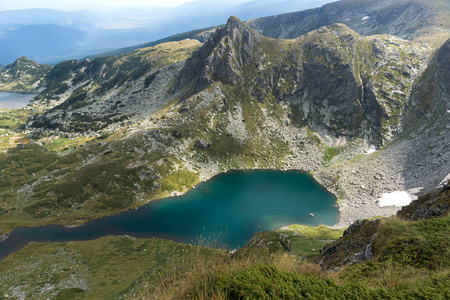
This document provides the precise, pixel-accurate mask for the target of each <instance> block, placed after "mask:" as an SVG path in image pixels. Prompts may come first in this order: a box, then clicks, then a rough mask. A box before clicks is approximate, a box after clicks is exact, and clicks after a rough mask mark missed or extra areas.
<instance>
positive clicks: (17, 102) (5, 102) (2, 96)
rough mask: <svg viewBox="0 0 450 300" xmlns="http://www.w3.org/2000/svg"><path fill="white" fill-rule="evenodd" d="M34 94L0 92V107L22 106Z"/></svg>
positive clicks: (25, 104)
mask: <svg viewBox="0 0 450 300" xmlns="http://www.w3.org/2000/svg"><path fill="white" fill-rule="evenodd" d="M35 96H36V94H20V93H0V108H22V107H25V106H27V104H28V103H30V100H31V99H33V98H34V97H35Z"/></svg>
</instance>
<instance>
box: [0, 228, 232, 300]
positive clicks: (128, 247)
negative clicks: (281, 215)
mask: <svg viewBox="0 0 450 300" xmlns="http://www.w3.org/2000/svg"><path fill="white" fill-rule="evenodd" d="M225 257H227V254H226V253H225V252H224V251H221V250H212V249H209V248H201V247H196V246H191V245H185V244H178V243H175V242H171V241H166V240H160V239H135V238H131V237H126V236H125V237H123V236H122V237H112V236H109V237H104V238H100V239H97V240H94V241H87V242H69V243H48V244H38V243H32V244H30V245H29V246H27V247H26V248H24V249H22V250H20V251H19V252H17V253H15V254H12V255H10V256H8V257H7V258H5V259H4V260H3V261H1V262H0V277H1V278H2V280H1V281H0V298H2V299H3V297H6V295H9V296H10V297H12V298H13V299H14V298H15V297H17V296H18V295H24V296H25V297H26V299H47V298H50V299H55V298H56V299H117V298H118V297H119V296H120V295H122V294H124V293H125V294H129V293H131V294H132V293H133V292H137V291H138V290H139V289H137V290H134V291H133V289H134V288H135V286H136V285H140V286H139V288H143V289H144V285H145V290H150V291H152V289H153V288H154V287H155V286H157V285H158V284H159V283H160V282H161V281H162V280H163V278H164V275H165V274H166V273H168V272H169V271H170V272H171V271H173V270H176V269H179V268H189V267H190V266H191V264H192V263H201V262H202V261H203V260H208V261H221V260H223V259H224V258H225ZM13 287H15V289H14V290H13ZM14 295H15V297H14ZM71 295H72V296H73V298H71V297H69V296H71Z"/></svg>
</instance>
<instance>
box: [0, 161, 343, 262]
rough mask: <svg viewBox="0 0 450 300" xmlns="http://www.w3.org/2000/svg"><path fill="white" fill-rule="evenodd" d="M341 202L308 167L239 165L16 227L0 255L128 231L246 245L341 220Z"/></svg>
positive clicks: (215, 244) (229, 245)
mask: <svg viewBox="0 0 450 300" xmlns="http://www.w3.org/2000/svg"><path fill="white" fill-rule="evenodd" d="M335 204H336V197H334V196H333V195H332V194H330V193H329V192H328V191H327V190H325V189H324V188H323V187H321V186H320V185H319V184H318V183H316V182H315V181H314V179H313V178H312V177H311V176H310V175H308V174H305V173H300V172H295V171H291V172H281V171H268V170H259V171H234V172H229V173H227V174H222V175H219V176H216V177H214V178H213V179H211V180H210V181H208V182H203V183H200V184H199V185H197V187H196V188H195V189H193V190H191V191H189V192H188V193H186V194H185V195H183V196H180V197H177V198H168V199H163V200H158V201H153V202H151V203H149V204H147V205H144V206H142V207H141V208H139V209H137V210H132V211H127V212H124V213H121V214H118V215H114V216H110V217H105V218H102V219H98V220H95V221H92V222H90V223H87V224H85V225H82V226H79V227H74V228H66V227H63V226H57V225H49V226H43V227H35V228H16V229H14V230H13V231H12V232H11V234H10V236H9V237H8V238H7V239H6V240H5V241H3V242H1V243H0V259H2V258H4V257H6V256H7V255H8V254H10V253H12V252H15V251H17V250H19V249H20V248H22V247H24V246H25V245H26V244H27V243H28V242H30V241H35V242H67V241H78V240H91V239H95V238H99V237H102V236H106V235H125V234H127V235H131V236H135V237H159V238H167V239H171V240H174V241H178V242H183V243H193V244H202V245H206V246H211V247H226V248H228V249H233V248H238V247H242V246H244V245H245V244H246V243H247V241H248V240H249V238H250V237H251V236H252V235H253V234H254V233H255V232H257V231H262V230H275V229H278V228H280V227H282V226H285V225H289V224H305V225H312V226H316V225H319V224H325V225H334V224H336V223H337V222H338V209H337V207H336V206H335ZM311 213H312V214H314V217H313V216H311V215H310V214H311Z"/></svg>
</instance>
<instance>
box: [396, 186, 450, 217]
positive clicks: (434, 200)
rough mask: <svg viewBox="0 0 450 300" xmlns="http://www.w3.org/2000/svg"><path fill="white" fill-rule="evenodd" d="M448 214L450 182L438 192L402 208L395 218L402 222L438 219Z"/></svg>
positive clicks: (449, 211) (449, 210)
mask: <svg viewBox="0 0 450 300" xmlns="http://www.w3.org/2000/svg"><path fill="white" fill-rule="evenodd" d="M449 213H450V182H449V183H447V184H445V185H444V186H443V187H442V188H440V189H439V190H437V191H435V192H433V193H430V194H427V195H424V196H422V197H419V199H417V200H415V201H413V202H412V203H411V204H410V205H408V206H405V207H403V208H402V209H401V210H399V212H398V213H397V216H398V217H400V218H402V219H404V220H411V221H417V220H421V219H429V218H439V217H444V216H447V215H449Z"/></svg>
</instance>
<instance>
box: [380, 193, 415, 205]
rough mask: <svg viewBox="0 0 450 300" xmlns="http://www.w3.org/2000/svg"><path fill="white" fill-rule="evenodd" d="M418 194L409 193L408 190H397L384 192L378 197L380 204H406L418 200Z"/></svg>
mask: <svg viewBox="0 0 450 300" xmlns="http://www.w3.org/2000/svg"><path fill="white" fill-rule="evenodd" d="M416 199H417V196H415V195H412V194H410V193H408V192H407V191H395V192H392V193H384V194H382V195H381V198H380V199H378V201H379V205H380V206H381V207H382V206H405V205H408V204H410V203H411V201H413V200H416Z"/></svg>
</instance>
